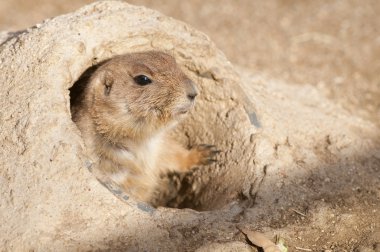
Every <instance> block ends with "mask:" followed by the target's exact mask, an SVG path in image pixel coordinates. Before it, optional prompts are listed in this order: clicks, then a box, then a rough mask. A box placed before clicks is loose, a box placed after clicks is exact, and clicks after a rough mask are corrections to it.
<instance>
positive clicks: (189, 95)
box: [187, 90, 198, 101]
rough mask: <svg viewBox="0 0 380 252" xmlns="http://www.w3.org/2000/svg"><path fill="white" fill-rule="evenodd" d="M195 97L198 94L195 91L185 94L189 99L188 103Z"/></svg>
mask: <svg viewBox="0 0 380 252" xmlns="http://www.w3.org/2000/svg"><path fill="white" fill-rule="evenodd" d="M194 91H195V90H194ZM197 95H198V93H197V91H195V92H192V93H189V94H187V98H189V100H190V101H193V100H194V99H195V97H196V96H197Z"/></svg>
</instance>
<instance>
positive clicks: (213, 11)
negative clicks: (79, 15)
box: [0, 0, 380, 125]
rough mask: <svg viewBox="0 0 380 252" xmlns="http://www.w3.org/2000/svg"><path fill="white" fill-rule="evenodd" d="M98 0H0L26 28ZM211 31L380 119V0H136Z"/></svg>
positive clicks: (231, 55)
mask: <svg viewBox="0 0 380 252" xmlns="http://www.w3.org/2000/svg"><path fill="white" fill-rule="evenodd" d="M91 2H94V1H91V0H33V1H30V0H0V30H3V31H5V30H6V31H15V30H22V29H25V28H27V27H29V26H33V25H34V24H36V23H40V22H41V21H42V20H44V19H46V18H51V17H54V16H57V15H60V14H64V13H67V12H71V11H74V10H76V9H77V8H79V7H81V6H83V5H85V4H88V3H91ZM127 2H129V3H131V4H135V5H144V6H146V7H148V8H151V9H155V10H158V11H160V12H162V13H163V14H165V15H168V16H171V17H174V18H176V19H179V20H182V21H184V22H186V23H188V24H190V25H192V26H193V27H195V28H196V29H198V30H201V31H203V32H204V33H206V34H207V35H208V36H209V37H210V38H211V39H212V40H213V41H214V42H215V43H216V45H217V46H218V47H219V49H221V50H222V51H223V52H224V53H225V54H226V56H227V57H228V59H229V60H230V61H231V62H232V63H233V64H234V65H236V66H238V67H241V68H242V69H246V70H249V71H250V72H252V73H254V74H264V75H266V76H268V77H269V78H274V79H279V80H283V81H286V82H287V83H290V84H294V85H312V86H315V87H316V88H318V89H319V90H320V91H321V92H323V93H324V94H325V95H326V96H327V97H329V98H330V99H331V100H333V101H334V102H336V103H338V104H341V105H342V106H343V107H345V108H346V109H347V110H349V111H350V112H352V113H353V114H356V115H358V116H361V117H364V118H366V119H370V120H372V121H373V122H374V123H376V124H378V125H380V1H377V0H265V1H263V0H208V1H204V0H188V1H180V0H167V1H163V0H130V1H127Z"/></svg>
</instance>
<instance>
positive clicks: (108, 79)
mask: <svg viewBox="0 0 380 252" xmlns="http://www.w3.org/2000/svg"><path fill="white" fill-rule="evenodd" d="M112 85H113V78H112V74H111V73H110V72H109V71H106V70H105V71H101V72H100V73H99V74H98V75H97V76H96V77H95V86H100V87H103V88H104V95H106V96H108V95H109V94H110V92H111V89H112Z"/></svg>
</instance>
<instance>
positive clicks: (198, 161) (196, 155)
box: [190, 144, 221, 165]
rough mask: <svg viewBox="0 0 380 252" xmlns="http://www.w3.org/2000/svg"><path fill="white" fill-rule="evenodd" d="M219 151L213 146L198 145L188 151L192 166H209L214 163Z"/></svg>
mask: <svg viewBox="0 0 380 252" xmlns="http://www.w3.org/2000/svg"><path fill="white" fill-rule="evenodd" d="M220 152H221V151H220V150H218V149H217V148H216V146H215V145H208V144H200V145H197V146H194V147H193V148H191V149H190V156H191V159H192V161H193V165H209V164H212V163H214V162H216V155H217V154H218V153H220Z"/></svg>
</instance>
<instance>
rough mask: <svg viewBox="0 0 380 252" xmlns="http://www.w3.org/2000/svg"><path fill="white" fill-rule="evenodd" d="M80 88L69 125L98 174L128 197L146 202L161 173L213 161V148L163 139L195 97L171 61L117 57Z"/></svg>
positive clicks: (147, 55) (148, 55)
mask: <svg viewBox="0 0 380 252" xmlns="http://www.w3.org/2000/svg"><path fill="white" fill-rule="evenodd" d="M83 86H84V89H83V91H82V92H81V95H80V96H79V99H75V102H73V104H72V114H73V120H74V122H76V123H77V125H78V127H79V129H80V130H81V132H82V136H83V138H84V141H85V144H86V146H87V148H88V149H89V150H90V152H91V153H92V154H93V155H95V156H96V157H97V160H98V161H97V165H96V166H97V168H96V169H97V172H101V174H103V175H104V176H106V177H107V178H108V179H111V180H112V181H113V182H114V183H116V184H118V185H119V186H120V187H121V188H123V189H124V190H125V192H126V193H127V194H129V195H131V196H132V197H133V198H135V199H137V200H140V201H145V202H149V201H150V198H151V196H152V193H153V191H154V190H155V188H156V186H157V183H158V180H159V176H160V174H162V173H167V172H169V171H178V172H182V171H187V170H189V169H191V168H192V167H194V166H198V165H205V164H209V163H211V162H213V161H215V160H214V155H215V154H216V153H217V152H218V151H217V150H216V149H215V147H213V146H210V145H199V146H196V147H194V148H191V149H186V148H184V147H183V146H181V145H180V144H179V143H177V142H176V141H174V140H173V139H171V138H170V137H169V135H168V131H170V129H172V128H173V127H174V126H175V125H176V124H177V122H178V121H179V120H180V119H181V118H182V117H184V116H185V115H186V114H187V113H188V112H189V110H190V109H191V108H192V107H193V106H194V103H195V98H196V96H197V95H198V91H197V89H196V87H195V85H194V83H193V82H192V81H191V80H190V79H189V78H188V77H187V76H186V75H185V74H184V73H183V72H182V70H181V69H180V68H179V66H178V65H177V63H176V61H175V59H174V58H173V57H172V56H170V55H168V54H166V53H163V52H158V51H150V52H141V53H130V54H125V55H120V56H116V57H114V58H112V59H110V60H107V61H105V62H103V63H102V64H101V65H100V66H99V67H98V68H97V69H96V70H95V71H94V73H93V74H92V75H91V77H90V78H89V80H88V81H87V83H85V85H83Z"/></svg>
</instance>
